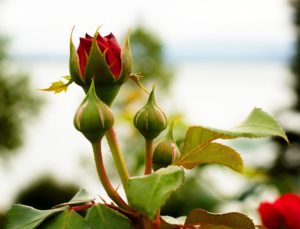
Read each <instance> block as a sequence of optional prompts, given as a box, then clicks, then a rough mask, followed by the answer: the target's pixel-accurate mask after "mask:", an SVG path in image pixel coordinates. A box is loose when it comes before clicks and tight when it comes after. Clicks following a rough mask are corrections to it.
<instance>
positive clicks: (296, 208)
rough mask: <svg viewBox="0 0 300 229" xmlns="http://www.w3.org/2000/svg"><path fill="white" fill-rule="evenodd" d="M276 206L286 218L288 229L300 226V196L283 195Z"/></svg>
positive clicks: (276, 202)
mask: <svg viewBox="0 0 300 229" xmlns="http://www.w3.org/2000/svg"><path fill="white" fill-rule="evenodd" d="M274 207H275V208H276V209H277V211H278V212H279V213H280V214H281V215H282V217H283V218H284V222H285V224H286V227H287V229H294V228H300V197H299V196H296V195H294V194H285V195H282V196H281V197H280V198H279V199H278V200H276V201H275V203H274Z"/></svg>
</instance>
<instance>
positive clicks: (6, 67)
mask: <svg viewBox="0 0 300 229" xmlns="http://www.w3.org/2000/svg"><path fill="white" fill-rule="evenodd" d="M0 101H1V102H0V154H2V155H3V154H4V153H8V152H12V151H13V150H15V149H16V148H17V147H19V146H21V144H22V143H23V141H22V139H23V131H24V125H25V123H26V122H27V121H28V120H30V119H32V118H33V117H36V114H37V112H38V110H39V108H40V105H41V104H42V100H41V99H40V98H38V97H37V96H36V95H35V94H34V89H33V88H31V86H30V81H29V76H28V75H27V74H25V73H24V72H22V71H20V69H18V68H17V67H16V66H15V65H14V64H13V63H12V60H11V59H10V58H9V56H8V41H7V39H5V38H3V37H1V38H0Z"/></svg>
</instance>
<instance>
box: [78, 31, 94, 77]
mask: <svg viewBox="0 0 300 229" xmlns="http://www.w3.org/2000/svg"><path fill="white" fill-rule="evenodd" d="M86 35H87V34H86ZM92 41H93V40H92V39H91V38H80V43H79V46H78V49H77V54H78V58H79V67H80V72H81V76H82V77H84V70H85V65H86V60H87V56H88V55H89V54H90V51H91V47H92Z"/></svg>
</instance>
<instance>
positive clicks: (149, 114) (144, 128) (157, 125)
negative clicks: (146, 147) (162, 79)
mask: <svg viewBox="0 0 300 229" xmlns="http://www.w3.org/2000/svg"><path fill="white" fill-rule="evenodd" d="M134 125H135V127H136V128H137V129H138V130H139V132H140V133H141V134H142V135H143V136H144V137H145V139H147V140H152V139H154V138H156V137H157V136H158V135H159V134H160V133H161V132H162V131H163V130H164V129H165V128H166V126H167V118H166V115H165V114H164V112H163V111H162V110H161V109H160V108H159V107H158V106H157V105H156V103H155V98H154V88H153V89H152V91H151V93H150V96H149V99H148V102H147V104H146V105H145V106H144V107H143V108H142V109H140V110H139V111H138V112H137V113H136V115H135V117H134Z"/></svg>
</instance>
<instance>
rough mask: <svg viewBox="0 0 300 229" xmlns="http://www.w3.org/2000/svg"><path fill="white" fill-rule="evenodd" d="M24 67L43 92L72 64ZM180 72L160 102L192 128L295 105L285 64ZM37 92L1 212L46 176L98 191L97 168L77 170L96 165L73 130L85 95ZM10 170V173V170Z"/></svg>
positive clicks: (0, 172) (188, 66)
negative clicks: (36, 111) (35, 111)
mask: <svg viewBox="0 0 300 229" xmlns="http://www.w3.org/2000/svg"><path fill="white" fill-rule="evenodd" d="M26 69H29V70H30V72H31V75H32V79H33V87H34V88H44V87H47V86H49V84H50V82H53V81H56V80H57V79H59V77H60V76H64V75H66V74H67V73H68V63H67V61H66V62H64V61H62V62H51V61H50V62H49V61H45V62H44V61H34V62H28V63H26ZM176 72H177V73H176V77H175V80H174V85H173V87H172V89H171V95H170V96H168V97H167V98H162V100H161V101H160V103H161V104H162V107H163V108H164V109H165V110H166V111H167V112H170V111H172V110H180V111H183V112H184V113H185V115H186V119H187V121H188V122H189V123H191V124H202V125H206V126H213V127H216V128H231V127H233V126H234V125H236V124H237V123H238V122H240V121H241V120H243V118H244V117H245V116H246V115H247V114H248V113H249V112H250V111H251V109H252V108H254V107H261V108H264V110H266V111H268V112H269V113H271V114H275V113H276V112H277V111H278V110H280V109H283V108H284V107H287V106H288V105H289V104H291V103H292V101H293V95H292V93H291V91H290V89H289V87H290V85H291V83H292V77H291V76H290V73H289V71H288V69H287V67H286V66H285V64H283V63H278V62H273V63H269V62H268V63H253V62H251V63H245V62H244V63H220V62H219V63H213V62H209V63H201V62H190V63H182V64H179V65H177V66H176ZM157 93H158V94H159V91H158V92H157ZM36 94H37V96H42V97H44V98H45V99H46V100H47V104H46V105H45V107H44V109H43V112H42V114H41V115H40V116H39V118H38V119H37V120H35V121H34V122H33V123H29V124H28V126H27V127H28V128H27V135H26V144H25V146H24V147H23V148H22V149H20V151H21V152H20V153H19V154H17V155H16V156H15V157H14V158H13V160H11V161H10V162H9V163H7V164H6V165H5V166H4V164H3V163H2V164H3V166H1V168H0V180H1V189H0V196H1V197H5V198H1V199H0V209H3V208H4V209H5V208H7V207H8V206H9V205H10V203H11V201H12V200H13V197H14V195H15V194H16V192H17V190H19V189H20V188H21V187H25V186H26V184H27V183H28V181H31V180H34V179H37V178H38V177H39V176H41V175H42V174H47V173H50V174H52V175H53V176H56V177H58V178H59V179H61V180H63V181H77V182H78V183H79V185H80V186H82V187H85V188H86V189H88V190H89V191H91V192H95V193H97V192H98V187H99V186H98V183H97V182H96V183H95V180H96V179H95V176H96V175H95V176H91V174H96V173H95V171H94V168H91V171H89V172H90V173H89V174H87V173H83V172H82V171H81V170H79V169H77V168H78V167H79V165H80V164H81V163H82V161H81V159H80V158H82V157H84V158H90V159H88V160H90V161H92V154H91V147H90V145H89V144H88V142H87V141H86V140H85V139H84V138H83V137H82V136H81V134H80V133H78V132H77V131H76V130H75V129H74V128H73V115H74V112H75V110H76V109H77V106H78V105H79V103H80V102H81V100H82V98H83V92H82V91H81V89H79V88H78V87H76V86H73V85H72V86H71V87H70V88H69V90H68V92H67V93H61V94H56V95H54V94H51V93H45V92H40V91H38V90H37V91H36ZM105 153H108V150H107V149H106V150H105ZM7 166H8V167H11V169H10V170H6V167H7ZM114 172H115V171H112V173H114Z"/></svg>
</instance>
